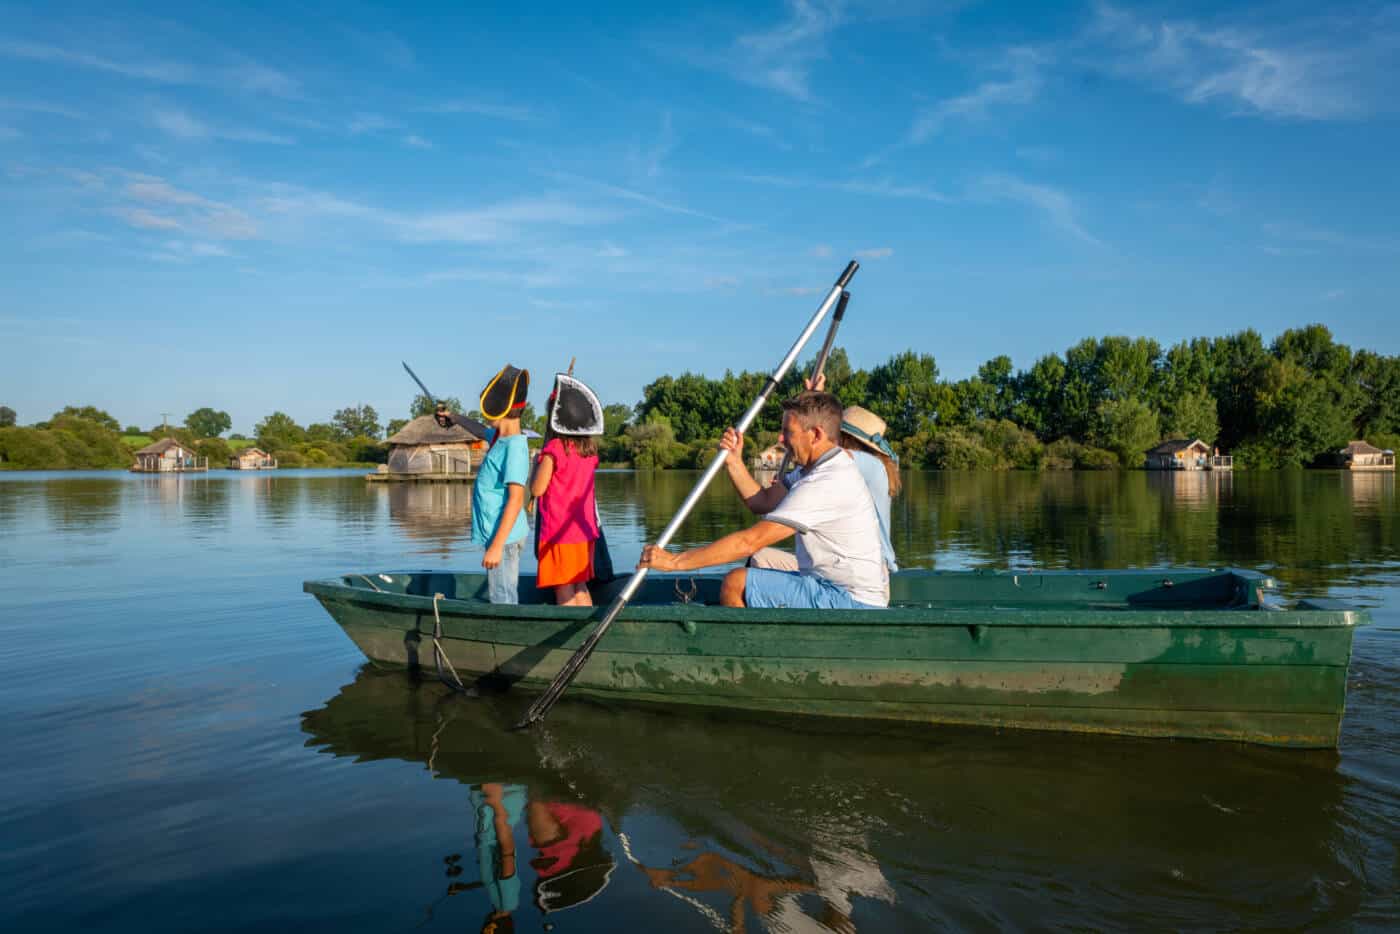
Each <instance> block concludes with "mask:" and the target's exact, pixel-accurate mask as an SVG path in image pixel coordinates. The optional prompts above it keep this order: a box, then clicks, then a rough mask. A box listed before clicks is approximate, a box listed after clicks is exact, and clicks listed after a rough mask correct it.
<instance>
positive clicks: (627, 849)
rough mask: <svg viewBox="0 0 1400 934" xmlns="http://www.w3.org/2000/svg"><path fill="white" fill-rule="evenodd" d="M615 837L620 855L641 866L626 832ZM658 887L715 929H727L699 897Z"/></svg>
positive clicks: (718, 916) (722, 920)
mask: <svg viewBox="0 0 1400 934" xmlns="http://www.w3.org/2000/svg"><path fill="white" fill-rule="evenodd" d="M617 839H618V841H619V842H620V843H621V844H622V855H623V856H626V857H627V861H628V862H629V863H631V864H632V865H634V866H641V865H642V861H641V860H639V859H637V857H635V856H633V855H632V844H631V842H629V841H628V839H627V834H625V833H623V832H622V831H620V830H619V831H618V832H617ZM658 888H660V889H661V891H663V892H665V893H666V894H668V895H674V896H676V898H679V899H680V900H681V901H683V902H685V903H686V904H688V905H689V906H690V907H692V908H694V909H695V910H696V911H698V912H700V914H701V915H702V916H703V917H704V918H705V920H706V921H709V922H710V923H711V924H713V925H714V926H715V928H716V929H717V930H720V931H726V930H728V929H729V922H728V921H726V920H725V919H724V917H723V916H722V915H721V914H720V913H719V912H718V911H715V910H714V909H713V908H711V907H710V906H709V905H707V904H705V903H704V902H702V901H700V899H698V898H695V897H693V896H690V895H685V894H682V893H681V892H677V891H676V890H675V889H673V888H671V887H669V886H665V885H663V886H658Z"/></svg>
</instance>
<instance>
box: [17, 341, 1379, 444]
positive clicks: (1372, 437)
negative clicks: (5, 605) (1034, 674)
mask: <svg viewBox="0 0 1400 934" xmlns="http://www.w3.org/2000/svg"><path fill="white" fill-rule="evenodd" d="M810 369H811V362H810V361H808V362H807V363H805V364H803V365H802V366H800V367H795V368H794V369H793V370H792V371H791V372H789V373H788V374H787V376H786V377H785V378H784V380H783V382H782V384H781V385H780V386H779V387H778V390H777V392H775V393H774V394H773V397H772V399H771V400H770V403H769V404H768V405H767V406H766V407H765V408H764V410H763V411H762V413H760V415H759V418H758V420H757V421H756V422H755V424H754V426H753V427H752V428H751V429H750V432H749V441H750V447H749V450H750V452H751V453H757V451H759V450H761V449H762V448H763V447H766V446H767V445H769V444H771V443H773V442H774V441H776V440H777V439H778V432H779V429H780V427H781V409H780V406H779V401H780V400H781V399H783V398H786V397H788V396H790V395H793V394H795V393H796V392H798V391H800V390H801V388H802V376H803V374H805V373H808V372H810ZM826 375H827V383H828V388H829V389H830V390H831V391H832V392H834V393H835V394H836V395H837V396H838V397H839V398H840V399H841V401H842V403H843V404H845V405H861V406H864V407H865V408H868V409H870V410H871V411H872V412H874V413H876V414H877V415H879V416H880V417H881V418H883V419H884V420H885V421H886V423H887V424H888V426H889V427H888V435H889V439H890V441H891V443H892V444H893V446H894V448H895V450H896V451H897V452H898V453H899V455H900V458H901V461H902V463H903V464H904V465H905V466H906V467H911V468H936V469H984V470H1004V469H1030V470H1040V469H1069V468H1082V469H1107V468H1118V467H1136V466H1141V464H1142V462H1143V457H1144V454H1145V452H1146V451H1147V450H1148V449H1149V448H1150V447H1152V446H1153V445H1155V444H1157V443H1158V442H1160V441H1162V440H1166V439H1172V438H1200V439H1201V440H1203V441H1205V442H1206V443H1207V444H1210V445H1213V446H1216V447H1218V448H1219V449H1220V450H1221V452H1222V453H1226V454H1232V455H1233V456H1234V457H1235V463H1236V465H1237V466H1239V467H1245V468H1254V469H1267V468H1274V467H1289V466H1299V465H1307V464H1314V463H1321V462H1324V461H1325V459H1326V458H1327V457H1328V456H1329V455H1331V454H1333V453H1334V452H1336V451H1337V450H1338V449H1340V448H1341V447H1343V446H1344V445H1345V444H1346V443H1347V442H1348V441H1350V440H1353V439H1365V440H1367V441H1370V442H1371V443H1372V444H1375V445H1376V446H1377V447H1381V448H1391V449H1394V448H1395V447H1396V446H1397V443H1400V357H1396V356H1385V355H1381V354H1377V353H1374V352H1372V351H1369V350H1359V351H1353V350H1352V349H1351V348H1349V347H1348V346H1346V345H1345V344H1341V343H1338V342H1337V341H1336V340H1335V339H1334V338H1333V337H1332V334H1331V332H1330V331H1329V330H1328V329H1327V328H1326V327H1325V326H1323V325H1320V324H1313V325H1309V326H1307V327H1302V328H1295V329H1291V330H1287V331H1284V332H1283V333H1282V334H1280V335H1279V336H1278V337H1276V338H1275V339H1274V340H1273V341H1272V342H1270V343H1265V341H1264V339H1263V338H1262V337H1261V336H1260V335H1259V333H1258V332H1257V331H1254V330H1245V331H1240V332H1238V333H1236V334H1231V335H1228V336H1225V337H1217V338H1206V337H1201V338H1195V339H1192V340H1188V341H1182V342H1180V343H1178V344H1174V345H1172V346H1171V347H1168V348H1166V349H1163V347H1162V346H1161V345H1160V344H1159V343H1158V342H1157V341H1154V340H1151V339H1148V338H1129V337H1118V336H1110V337H1102V338H1086V339H1084V340H1081V341H1079V342H1078V343H1076V344H1074V345H1073V346H1072V347H1070V348H1069V349H1067V350H1066V351H1065V352H1064V353H1063V354H1060V353H1051V354H1047V355H1045V356H1043V357H1041V358H1040V359H1039V360H1037V361H1035V363H1034V364H1033V365H1032V366H1031V367H1029V368H1028V369H1023V370H1019V371H1018V370H1015V369H1014V368H1013V367H1012V364H1011V360H1010V358H1008V357H1006V356H997V357H994V358H992V359H991V360H989V361H987V362H986V363H984V364H982V366H980V367H979V368H978V370H977V373H976V374H975V375H973V376H970V377H968V378H966V379H960V380H947V379H942V378H940V375H939V371H938V365H937V362H936V360H935V359H934V357H933V356H932V355H931V354H927V353H920V352H918V351H915V350H906V351H904V352H902V353H898V354H895V355H894V356H892V357H890V358H889V359H888V360H886V361H885V362H884V363H881V364H879V365H877V366H874V367H872V368H870V369H863V368H862V369H857V368H854V367H852V366H851V364H850V360H849V358H848V356H847V354H846V352H845V350H844V349H842V348H839V347H838V348H836V349H835V350H834V351H833V352H832V354H831V357H830V359H829V360H828V362H827V367H826ZM767 378H768V374H767V373H762V372H749V371H745V372H741V373H737V374H736V373H734V372H732V371H726V372H725V374H724V375H723V376H722V377H720V378H717V379H716V378H710V377H707V376H704V375H701V374H697V373H689V372H687V373H682V374H681V375H679V376H671V375H665V376H661V377H658V378H657V379H655V380H653V381H652V382H651V383H649V384H648V385H647V386H646V387H645V388H644V389H643V394H642V399H641V401H640V402H638V403H637V404H636V406H635V407H634V406H629V405H625V404H621V403H612V404H609V405H607V406H605V407H604V422H605V431H604V436H603V438H602V440H601V444H600V455H601V458H602V460H603V462H604V463H611V464H630V465H632V466H635V467H637V468H639V469H656V468H664V467H695V466H703V465H704V464H705V463H707V462H708V460H709V459H710V457H711V456H712V454H713V452H714V449H715V443H716V440H717V439H718V438H719V436H720V434H722V433H723V431H724V429H725V428H726V427H728V426H730V425H732V424H733V423H734V422H735V421H737V420H738V418H739V416H740V415H741V414H742V413H743V411H744V410H745V409H746V408H747V407H748V406H749V404H750V403H751V402H752V400H753V399H754V398H755V397H756V396H757V395H758V393H759V391H760V390H761V389H762V388H763V384H764V382H765V381H766V380H767ZM444 401H445V402H446V403H447V405H448V407H449V408H450V409H452V410H453V411H456V412H462V411H468V414H472V415H479V413H475V412H471V411H469V410H465V409H464V407H463V405H462V403H461V401H460V400H459V399H457V398H456V397H449V398H447V399H446V400H444ZM434 406H435V401H434V400H431V399H429V398H427V397H426V396H423V395H418V396H416V397H415V398H413V400H412V401H411V403H410V404H409V406H408V417H407V418H393V419H389V420H388V421H387V422H385V423H382V424H381V420H380V415H379V413H378V412H377V411H375V409H374V407H373V406H370V405H363V404H361V405H352V406H346V407H345V408H342V409H339V410H337V411H336V412H335V413H334V414H332V415H331V416H330V417H329V418H328V419H327V420H326V421H324V422H313V423H311V424H309V425H306V426H302V425H299V424H298V423H297V422H296V421H295V420H294V419H293V418H292V417H291V416H289V415H287V414H286V413H284V412H280V411H278V412H273V413H272V414H270V415H268V416H267V417H265V418H263V419H262V420H261V421H259V422H258V423H257V426H256V428H255V430H254V434H253V438H251V439H248V438H245V437H244V436H242V435H236V434H235V435H231V436H229V438H227V439H225V438H223V437H222V435H223V433H224V432H226V431H228V429H229V427H230V426H231V425H232V421H231V419H230V418H229V416H228V413H226V412H222V411H219V410H216V409H212V408H200V409H196V410H195V411H193V412H191V413H190V414H189V415H187V416H186V417H185V420H184V423H183V424H182V425H179V426H173V427H170V426H164V425H162V426H155V427H152V428H149V429H146V430H144V431H143V430H142V429H140V428H139V427H137V426H126V428H124V429H123V428H121V426H120V425H119V424H118V423H117V421H116V419H114V418H113V417H112V416H111V415H109V414H108V413H106V412H104V411H102V410H101V409H98V408H95V407H93V406H68V407H67V408H65V409H63V411H61V412H57V413H55V414H54V416H53V417H52V418H51V419H49V420H48V421H46V422H38V423H35V424H33V425H30V426H27V427H22V428H21V427H17V426H16V415H15V412H14V411H13V410H12V409H10V408H9V407H7V406H0V465H3V466H5V467H10V468H19V469H53V468H62V467H74V468H79V467H81V468H100V467H126V466H129V465H130V463H131V460H132V458H131V454H132V452H133V451H134V450H136V449H137V448H139V447H141V446H144V445H145V444H149V443H150V442H151V440H153V439H156V438H160V437H164V436H169V437H174V438H177V439H179V440H181V441H183V442H184V443H186V444H188V445H190V446H191V447H192V448H194V449H195V450H197V451H198V452H199V453H200V454H201V455H203V456H207V457H208V458H209V463H210V464H211V465H212V466H220V465H223V464H226V463H227V462H228V458H229V456H231V454H232V453H233V451H234V450H236V449H237V448H238V447H239V446H240V445H242V444H244V443H247V442H249V441H252V442H253V443H256V444H257V446H258V447H260V448H261V449H262V450H264V451H267V452H268V453H270V454H272V455H273V456H274V457H276V458H277V459H278V461H279V463H280V464H281V465H282V466H285V467H300V466H310V467H329V466H348V465H353V464H374V463H382V462H383V461H384V460H386V459H387V455H388V446H387V444H386V443H385V438H386V437H388V436H392V435H393V434H394V433H395V432H397V431H398V430H399V429H401V428H402V427H403V426H404V425H405V424H407V422H408V421H409V419H410V418H413V417H417V416H421V415H427V414H431V412H432V411H433V408H434ZM544 422H545V419H544V417H543V415H542V414H540V413H539V412H537V411H536V410H535V408H534V406H533V405H531V406H527V407H526V409H525V413H524V417H523V418H522V423H523V425H524V427H526V428H529V429H533V430H535V431H539V432H541V433H543V431H544V429H545V427H546V426H545V424H544Z"/></svg>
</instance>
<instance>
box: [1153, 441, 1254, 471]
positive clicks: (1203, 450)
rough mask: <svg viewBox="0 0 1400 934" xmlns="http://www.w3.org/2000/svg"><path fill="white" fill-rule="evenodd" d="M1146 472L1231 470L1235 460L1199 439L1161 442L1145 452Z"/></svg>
mask: <svg viewBox="0 0 1400 934" xmlns="http://www.w3.org/2000/svg"><path fill="white" fill-rule="evenodd" d="M1145 466H1146V467H1147V469H1148V470H1233V469H1234V467H1235V459H1234V458H1233V457H1231V456H1230V455H1228V454H1224V455H1222V454H1221V453H1220V450H1219V448H1216V449H1215V450H1212V449H1211V446H1210V445H1208V444H1206V443H1205V442H1204V441H1202V440H1201V439H1200V438H1194V439H1189V440H1188V439H1186V438H1178V439H1173V440H1171V441H1163V442H1162V443H1161V444H1159V445H1157V446H1156V447H1155V448H1153V449H1152V450H1150V451H1148V452H1147V463H1146V465H1145Z"/></svg>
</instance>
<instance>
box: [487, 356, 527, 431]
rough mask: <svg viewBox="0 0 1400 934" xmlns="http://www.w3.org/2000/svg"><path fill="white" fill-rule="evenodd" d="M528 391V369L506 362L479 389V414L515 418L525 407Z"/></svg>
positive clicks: (493, 417) (491, 417)
mask: <svg viewBox="0 0 1400 934" xmlns="http://www.w3.org/2000/svg"><path fill="white" fill-rule="evenodd" d="M529 391H530V371H529V370H517V369H516V368H515V367H513V366H511V365H510V364H509V363H507V364H506V365H505V366H503V367H501V372H499V373H497V374H496V375H495V376H493V377H491V382H489V383H487V384H486V388H485V389H483V390H481V414H482V415H483V416H484V417H486V418H488V419H496V418H516V417H518V416H519V415H520V412H521V411H522V410H523V409H524V408H525V396H526V395H527V394H528V393H529Z"/></svg>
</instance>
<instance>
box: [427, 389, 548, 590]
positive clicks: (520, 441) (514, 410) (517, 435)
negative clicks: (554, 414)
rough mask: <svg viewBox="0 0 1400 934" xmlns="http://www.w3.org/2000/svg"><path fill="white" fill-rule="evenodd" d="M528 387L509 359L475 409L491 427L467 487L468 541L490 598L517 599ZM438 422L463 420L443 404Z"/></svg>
mask: <svg viewBox="0 0 1400 934" xmlns="http://www.w3.org/2000/svg"><path fill="white" fill-rule="evenodd" d="M529 389H530V373H529V371H528V370H518V369H516V368H515V367H513V366H511V365H510V364H506V365H505V367H504V368H503V369H502V370H501V371H500V372H499V373H497V374H496V375H495V377H494V378H493V379H492V380H491V382H489V383H487V384H486V388H485V389H483V390H482V391H481V414H482V417H483V418H484V419H485V420H486V422H487V424H488V425H490V426H491V430H489V431H487V432H486V441H487V442H488V443H489V444H490V445H491V446H490V448H489V449H488V450H487V451H486V457H485V459H483V460H482V462H481V466H480V467H478V468H477V472H476V483H475V484H474V485H473V487H472V544H474V545H484V546H485V547H486V554H484V555H482V558H481V566H482V567H483V568H485V569H486V590H487V594H488V595H489V597H490V600H491V602H492V603H519V602H520V598H519V593H518V591H519V583H520V553H521V552H522V551H523V550H524V548H525V539H526V538H527V537H528V536H529V532H530V526H529V523H528V522H527V521H526V519H525V487H526V484H527V483H529V479H530V449H529V446H528V444H527V443H526V441H525V435H524V434H523V433H522V432H521V427H520V415H521V413H522V412H524V410H525V396H526V394H527V393H528V392H529ZM437 420H438V422H439V424H451V423H452V422H454V421H455V422H458V423H462V422H466V421H468V420H464V419H461V418H460V416H453V415H452V414H451V413H450V412H447V411H446V410H445V409H441V408H440V409H439V411H438V413H437Z"/></svg>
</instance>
